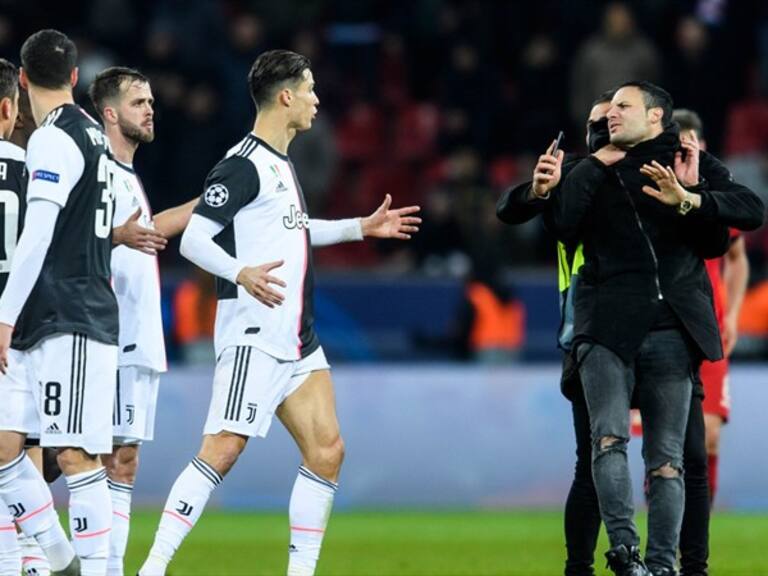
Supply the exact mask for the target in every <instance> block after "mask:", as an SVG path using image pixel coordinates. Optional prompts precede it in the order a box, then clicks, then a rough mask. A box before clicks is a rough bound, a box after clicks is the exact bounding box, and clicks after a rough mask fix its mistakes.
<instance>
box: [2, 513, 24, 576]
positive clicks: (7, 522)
mask: <svg viewBox="0 0 768 576" xmlns="http://www.w3.org/2000/svg"><path fill="white" fill-rule="evenodd" d="M19 572H21V546H19V538H18V536H16V524H14V523H13V517H12V516H11V515H10V514H9V513H8V511H7V508H6V506H5V504H4V503H0V576H19Z"/></svg>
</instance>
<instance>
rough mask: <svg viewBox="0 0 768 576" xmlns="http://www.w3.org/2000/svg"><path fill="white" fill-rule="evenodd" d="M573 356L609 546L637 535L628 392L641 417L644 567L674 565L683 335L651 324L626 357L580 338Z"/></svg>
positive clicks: (683, 416) (686, 377)
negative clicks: (637, 346)
mask: <svg viewBox="0 0 768 576" xmlns="http://www.w3.org/2000/svg"><path fill="white" fill-rule="evenodd" d="M577 358H578V360H579V375H580V377H581V381H582V386H583V388H584V397H585V399H586V401H587V409H588V410H589V419H590V429H591V436H592V476H593V479H594V482H595V489H596V490H597V497H598V501H599V503H600V514H601V516H602V519H603V522H604V523H605V527H606V531H607V533H608V538H609V540H610V542H611V546H612V547H613V546H618V545H620V544H625V545H627V546H637V545H639V543H640V538H639V536H638V534H637V528H636V527H635V523H634V503H633V500H632V481H631V478H630V473H629V465H628V462H627V442H628V441H629V409H630V399H631V398H632V396H633V394H634V396H635V399H636V401H637V405H638V407H639V408H640V413H641V414H642V417H643V459H644V460H645V469H646V474H647V476H648V482H649V488H648V543H647V546H646V556H645V560H646V564H648V566H649V567H653V568H670V569H673V568H674V565H675V553H676V550H677V543H678V539H679V536H680V525H681V523H682V518H683V507H684V502H685V494H684V490H683V477H682V475H683V444H684V439H685V428H686V423H687V421H688V410H689V408H690V404H691V394H692V381H691V359H690V353H689V350H688V346H687V343H686V340H685V337H684V336H683V334H682V333H681V332H680V331H678V330H658V331H652V332H649V333H648V335H647V336H646V337H645V339H644V340H643V343H642V345H641V346H640V350H639V352H638V353H637V356H636V357H635V359H634V360H633V361H632V362H630V363H625V362H624V361H623V360H622V359H621V358H620V357H619V356H617V355H616V354H615V353H614V352H612V351H611V350H609V349H608V348H606V347H604V346H601V345H600V344H594V343H583V344H581V345H579V347H578V350H577Z"/></svg>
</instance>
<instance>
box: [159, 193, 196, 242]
mask: <svg viewBox="0 0 768 576" xmlns="http://www.w3.org/2000/svg"><path fill="white" fill-rule="evenodd" d="M198 202H200V197H199V196H198V197H195V198H194V199H192V200H190V201H189V202H186V203H184V204H181V205H180V206H174V207H173V208H168V209H167V210H163V211H162V212H160V213H159V214H156V215H155V217H154V218H153V219H152V222H153V223H154V224H155V230H156V231H157V232H159V233H160V234H162V235H163V236H164V237H165V238H173V237H174V236H178V235H179V234H181V233H182V232H184V228H186V227H187V224H189V219H190V218H192V212H193V211H194V210H195V206H197V204H198Z"/></svg>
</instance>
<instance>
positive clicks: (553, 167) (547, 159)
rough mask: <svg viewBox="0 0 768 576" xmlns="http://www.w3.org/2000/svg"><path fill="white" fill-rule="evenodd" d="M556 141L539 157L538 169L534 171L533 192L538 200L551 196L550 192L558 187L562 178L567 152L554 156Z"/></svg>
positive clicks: (560, 151) (559, 151) (558, 152)
mask: <svg viewBox="0 0 768 576" xmlns="http://www.w3.org/2000/svg"><path fill="white" fill-rule="evenodd" d="M555 142H557V141H556V140H552V144H550V145H549V148H547V151H546V152H545V153H544V154H542V155H541V156H539V161H538V162H537V163H536V167H535V168H534V169H533V184H532V185H531V190H532V191H533V195H534V196H536V197H538V198H546V197H547V196H549V192H550V191H551V190H552V188H554V187H555V186H557V185H558V183H559V182H560V177H561V176H562V167H563V158H565V152H563V151H562V150H558V151H557V154H555V155H553V154H552V150H554V148H555Z"/></svg>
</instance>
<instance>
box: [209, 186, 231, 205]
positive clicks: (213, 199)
mask: <svg viewBox="0 0 768 576" xmlns="http://www.w3.org/2000/svg"><path fill="white" fill-rule="evenodd" d="M227 200H229V190H227V187H226V186H224V184H213V185H211V186H209V187H208V190H206V191H205V203H206V204H208V206H213V207H214V208H218V207H219V206H224V204H226V203H227Z"/></svg>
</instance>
